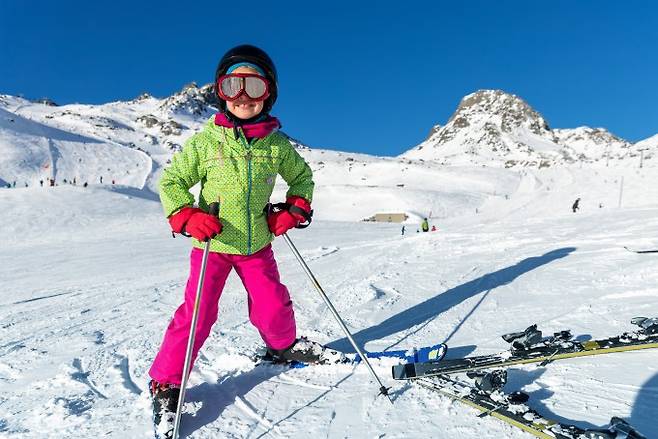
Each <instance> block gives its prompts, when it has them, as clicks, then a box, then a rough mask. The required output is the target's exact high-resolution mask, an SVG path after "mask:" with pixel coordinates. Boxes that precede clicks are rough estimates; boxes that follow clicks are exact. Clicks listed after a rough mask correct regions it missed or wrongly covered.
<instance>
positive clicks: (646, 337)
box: [392, 317, 658, 380]
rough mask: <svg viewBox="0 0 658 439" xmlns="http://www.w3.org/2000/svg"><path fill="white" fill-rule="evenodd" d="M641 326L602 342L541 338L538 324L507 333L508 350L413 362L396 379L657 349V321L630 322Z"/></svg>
mask: <svg viewBox="0 0 658 439" xmlns="http://www.w3.org/2000/svg"><path fill="white" fill-rule="evenodd" d="M631 322H632V323H633V324H636V325H638V326H639V327H640V329H639V330H637V331H633V332H625V333H623V334H621V335H619V336H615V337H609V338H604V339H600V340H589V341H576V340H572V339H571V338H572V335H571V332H570V331H560V332H556V333H555V334H553V336H551V337H546V338H542V336H541V331H539V330H538V329H537V325H533V326H530V327H529V328H527V329H526V330H525V331H522V332H517V333H512V334H506V335H504V336H503V339H505V340H506V341H508V342H509V343H511V344H512V348H511V349H510V350H509V351H505V352H501V353H497V354H491V355H480V356H473V357H466V358H458V359H443V360H441V361H440V362H438V363H431V362H416V363H413V362H410V363H407V364H400V365H395V366H393V369H392V372H393V378H395V379H397V380H409V379H416V378H420V377H427V376H434V375H438V374H451V373H457V372H467V371H472V370H480V369H488V368H495V367H508V366H512V365H516V364H528V363H542V366H544V365H546V364H548V363H550V362H552V361H556V360H563V359H566V358H576V357H586V356H591V355H602V354H609V353H613V352H626V351H636V350H640V349H651V348H658V318H646V317H636V318H634V319H633V320H632V321H631Z"/></svg>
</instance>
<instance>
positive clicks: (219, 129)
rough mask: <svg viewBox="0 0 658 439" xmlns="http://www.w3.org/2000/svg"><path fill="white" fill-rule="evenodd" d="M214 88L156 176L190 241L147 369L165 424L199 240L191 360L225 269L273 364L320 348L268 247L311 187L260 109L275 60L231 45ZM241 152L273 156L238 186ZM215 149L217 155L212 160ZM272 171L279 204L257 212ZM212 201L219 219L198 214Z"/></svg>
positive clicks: (271, 86)
mask: <svg viewBox="0 0 658 439" xmlns="http://www.w3.org/2000/svg"><path fill="white" fill-rule="evenodd" d="M214 85H215V93H216V95H217V96H216V97H218V106H219V108H220V112H219V113H217V114H215V115H214V116H213V117H211V119H210V120H209V121H208V122H207V123H206V124H205V127H204V128H203V130H202V131H201V132H199V133H197V134H194V135H193V136H192V137H191V138H190V139H189V140H188V141H187V142H186V144H185V147H184V148H183V149H182V151H180V152H177V153H176V155H174V157H173V159H172V163H171V165H170V166H169V167H167V168H166V169H165V170H164V171H163V173H162V178H161V180H160V199H161V201H162V205H163V207H164V211H165V214H166V215H167V217H168V220H169V224H170V225H171V228H172V231H173V232H175V233H182V232H187V233H189V234H190V235H191V236H192V237H193V238H194V239H193V241H192V243H193V246H194V248H193V250H192V253H191V255H190V274H189V279H188V282H187V287H186V289H185V296H184V302H183V304H182V305H180V306H179V308H178V309H177V310H176V312H175V314H174V316H173V320H172V321H171V323H170V324H169V326H168V328H167V330H166V332H165V335H164V340H163V341H162V345H161V346H160V350H159V352H158V354H157V355H156V357H155V360H154V361H153V364H152V366H151V368H150V370H149V375H150V376H151V378H152V381H151V383H150V392H151V395H152V397H153V409H154V416H155V423H156V426H160V427H161V428H165V429H166V428H168V423H169V422H171V421H172V413H171V412H172V409H171V407H173V412H174V413H173V416H175V409H176V405H177V401H178V396H179V390H180V389H179V387H178V386H180V385H181V382H182V375H183V367H184V362H185V353H186V346H187V341H188V336H189V331H190V329H189V328H190V325H191V319H192V315H193V308H194V301H195V297H196V288H197V282H198V279H199V276H200V271H201V263H202V256H203V254H204V252H203V250H202V249H203V248H204V241H206V240H210V243H211V244H210V254H209V256H208V259H207V266H206V276H205V283H204V285H203V296H202V297H203V299H202V302H201V306H200V307H199V308H198V326H197V328H196V329H197V330H196V342H195V344H194V349H193V352H192V359H194V358H196V356H197V353H198V351H199V349H200V348H201V346H202V345H203V343H204V342H205V340H206V339H207V337H208V336H209V335H210V330H211V328H212V326H213V324H214V322H215V321H216V320H217V313H218V301H219V299H220V296H221V294H222V290H223V288H224V283H225V281H226V279H227V277H228V275H229V273H230V272H231V270H232V269H235V271H236V272H237V274H238V276H239V277H240V279H241V281H242V283H243V285H244V287H245V289H246V290H247V293H248V305H249V306H248V310H249V320H250V321H251V322H252V324H253V325H254V326H256V328H257V329H258V332H259V334H260V336H261V337H262V338H263V340H264V342H265V344H266V346H267V350H268V352H269V354H271V355H272V356H273V357H274V358H276V359H277V360H280V361H292V360H298V361H303V362H310V363H314V362H317V361H319V360H320V355H321V354H322V346H321V345H320V344H318V343H315V342H311V341H309V340H307V339H306V338H297V329H296V322H295V315H294V312H293V304H292V301H291V300H290V294H289V293H288V289H287V288H286V286H285V285H284V284H283V283H281V280H280V278H279V271H278V268H277V263H276V260H275V259H274V254H273V253H272V245H271V242H272V239H273V237H274V236H279V235H281V234H283V233H285V232H287V231H288V230H290V229H292V228H294V227H296V226H298V225H299V224H300V223H302V222H304V221H307V220H308V219H309V218H310V213H311V199H312V196H313V188H314V182H313V178H312V171H311V168H310V167H309V165H308V164H307V163H306V162H305V161H304V159H303V158H302V156H301V155H299V153H298V152H297V151H296V150H295V148H294V147H293V145H292V144H291V143H290V141H289V140H288V138H286V137H285V136H284V135H283V134H281V133H279V132H278V128H279V127H280V123H279V120H278V119H277V118H275V117H272V116H270V114H269V112H270V109H271V108H272V105H273V104H274V102H275V101H276V98H277V76H276V69H275V67H274V64H273V63H272V61H271V59H270V57H269V56H268V55H267V54H266V53H265V52H264V51H262V50H261V49H259V48H257V47H254V46H249V45H242V46H238V47H235V48H233V49H231V50H229V51H228V52H227V53H226V54H225V55H224V56H223V57H222V59H221V61H220V62H219V66H218V68H217V71H216V76H215V84H214ZM249 145H252V146H249ZM249 151H254V153H256V152H257V153H258V154H265V153H267V154H271V155H272V157H271V159H272V160H253V161H251V162H250V175H253V176H254V178H252V179H250V184H249V187H248V188H246V187H245V186H244V185H242V184H238V183H239V182H241V181H242V179H243V177H244V176H243V172H244V168H243V166H244V163H245V162H244V159H243V157H244V155H245V154H247V153H248V152H249ZM217 156H219V157H222V160H221V161H217V160H216V157H217ZM276 174H280V175H281V176H282V177H283V179H284V180H285V182H286V183H287V184H288V191H287V194H286V196H287V198H286V203H287V206H288V208H287V209H286V210H281V211H277V212H275V213H273V214H272V215H270V216H266V214H265V212H264V211H263V207H264V206H265V205H266V204H267V203H268V201H269V199H270V196H271V195H272V191H273V189H274V182H275V177H276ZM257 176H260V177H257ZM263 176H265V177H263ZM261 177H262V178H261ZM199 182H201V190H200V195H199V206H200V207H202V208H203V209H201V208H195V207H193V205H194V196H193V195H192V194H191V193H190V192H189V189H190V188H191V187H192V186H194V185H195V184H197V183H199ZM215 201H220V203H221V205H220V209H221V214H220V215H219V218H218V217H217V216H213V215H210V214H208V213H206V211H205V210H207V208H208V206H209V205H210V204H211V203H213V202H215ZM222 230H223V232H222Z"/></svg>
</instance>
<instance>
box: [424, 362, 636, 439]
mask: <svg viewBox="0 0 658 439" xmlns="http://www.w3.org/2000/svg"><path fill="white" fill-rule="evenodd" d="M487 375H489V376H491V375H492V374H491V373H479V374H478V376H479V377H480V378H484V377H486V376H487ZM495 375H496V378H495V379H493V380H492V379H491V377H490V378H488V379H486V381H487V382H488V383H489V384H487V386H489V385H491V384H492V383H494V382H495V384H494V385H493V386H492V387H488V390H484V389H483V388H478V386H481V384H479V385H476V386H473V385H471V384H470V383H467V382H464V381H461V380H457V379H455V378H453V377H450V376H448V375H437V376H434V377H432V378H421V379H418V380H416V381H414V382H415V383H417V384H419V385H421V386H422V387H425V388H427V389H430V390H432V391H435V392H438V393H440V394H442V395H445V396H447V397H449V398H451V399H453V400H455V401H458V402H461V403H463V404H465V405H468V406H470V407H472V408H475V409H476V410H478V411H480V412H481V413H480V414H479V415H478V417H480V418H484V417H487V416H491V417H494V418H496V419H499V420H501V421H503V422H506V423H507V424H509V425H511V426H514V427H516V428H519V429H521V430H523V431H525V432H527V433H530V434H533V435H534V436H536V437H538V438H542V439H622V438H624V439H646V438H645V436H643V435H642V434H640V433H639V432H638V431H637V430H635V429H634V428H633V427H632V426H631V425H630V424H628V423H627V422H626V421H624V420H623V419H620V418H617V417H613V418H612V419H611V421H610V425H609V426H608V427H607V428H602V429H583V428H580V427H578V426H575V425H571V424H567V423H562V422H558V421H555V420H552V419H548V418H546V417H544V416H542V415H540V414H539V413H537V412H536V411H534V410H533V409H531V408H530V407H529V406H528V405H527V403H528V401H529V400H530V396H529V395H528V394H526V393H524V392H520V391H516V392H512V393H504V392H503V390H502V388H503V386H504V385H505V383H506V382H507V373H506V371H504V370H502V371H496V374H495Z"/></svg>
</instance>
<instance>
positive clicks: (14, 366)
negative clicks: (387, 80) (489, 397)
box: [0, 164, 658, 439]
mask: <svg viewBox="0 0 658 439" xmlns="http://www.w3.org/2000/svg"><path fill="white" fill-rule="evenodd" d="M379 166H387V165H386V164H380V165H379ZM428 172H429V171H428ZM435 172H436V177H435V178H436V179H437V180H438V181H444V179H448V178H449V177H450V176H451V175H454V176H455V179H454V184H453V186H455V187H452V188H451V189H450V191H452V193H472V194H473V196H472V197H465V196H464V197H451V196H450V195H448V196H446V195H445V193H441V192H438V193H430V194H429V195H428V194H426V195H425V196H426V197H428V199H429V198H431V197H432V196H433V197H435V200H434V202H436V203H444V202H445V201H446V200H450V202H451V203H452V205H453V208H451V209H450V210H448V211H445V212H441V213H440V215H438V214H437V215H433V218H430V223H431V224H433V225H436V226H437V227H438V231H437V232H430V233H416V228H417V225H416V223H413V222H411V220H410V222H408V223H407V225H406V231H407V233H406V234H405V235H404V236H402V235H401V233H400V228H401V226H400V225H396V224H378V223H364V222H358V221H354V220H352V221H334V220H332V213H331V211H328V209H329V208H330V206H331V205H332V204H333V203H334V202H337V201H338V200H339V199H342V198H343V197H346V196H349V194H347V193H346V192H345V191H340V190H336V191H335V192H336V193H332V192H331V191H330V190H329V189H325V190H324V191H323V190H320V191H319V192H318V197H317V206H322V209H325V210H327V211H325V212H324V213H320V215H319V216H320V218H321V219H320V220H317V221H315V222H314V223H313V224H312V226H311V227H310V228H308V229H305V230H299V231H293V232H291V233H290V237H291V239H292V240H293V241H294V243H295V244H296V245H297V247H298V248H299V249H300V251H301V253H302V255H303V257H304V258H305V259H306V261H307V263H308V264H309V267H310V268H311V270H312V271H313V272H314V274H315V276H316V277H317V279H318V281H319V282H320V283H321V285H322V287H323V288H324V290H325V291H326V292H327V294H328V295H329V297H330V299H331V300H332V302H333V304H334V306H335V307H336V308H337V310H338V311H339V313H340V314H341V315H342V317H343V319H344V320H345V322H346V324H347V325H348V327H349V328H350V329H351V331H352V332H353V334H354V337H355V339H356V340H357V342H358V343H360V344H361V345H362V346H364V347H365V348H366V349H368V350H384V349H406V348H411V347H413V346H424V345H428V344H434V343H437V342H441V341H445V342H446V343H448V345H449V346H450V350H449V357H453V358H454V357H459V356H464V355H469V354H484V353H494V352H498V351H501V350H504V349H506V344H505V342H504V341H503V340H502V339H501V338H500V335H501V334H503V333H506V332H512V331H518V330H522V329H524V328H526V327H527V326H529V325H531V324H533V323H537V324H538V325H539V328H540V329H542V330H543V331H544V332H545V333H546V334H549V333H552V332H554V331H558V330H562V329H571V330H572V331H573V333H574V334H575V335H576V336H578V337H581V338H583V339H586V338H588V337H593V338H601V337H605V336H609V335H616V334H619V333H620V332H623V331H627V330H632V329H633V326H632V325H631V324H630V323H629V320H630V319H631V318H632V317H635V316H648V317H650V316H656V315H658V288H657V287H656V285H658V270H656V264H657V263H658V260H657V259H656V258H658V256H657V255H655V254H646V255H638V254H635V253H631V252H629V251H627V250H625V249H624V246H629V247H631V248H640V249H646V248H656V247H657V246H658V238H657V236H658V202H657V201H656V200H657V199H658V197H657V195H658V194H657V193H656V191H657V189H656V188H657V187H658V176H657V175H656V173H655V172H654V170H653V169H646V168H645V169H629V168H604V169H598V170H597V169H587V168H585V169H580V168H577V167H563V168H554V169H539V170H536V169H535V170H505V169H498V170H497V171H496V172H498V173H499V174H498V175H493V174H487V172H488V173H491V172H493V171H490V170H489V171H487V170H484V171H483V172H484V173H483V174H479V175H480V178H479V180H478V179H477V178H475V176H476V175H478V172H477V168H471V169H470V171H469V172H464V173H459V172H458V169H446V170H445V171H441V170H435ZM469 175H472V176H473V178H471V179H469V178H468V176H469ZM483 176H486V177H489V178H484V177H483ZM622 176H623V177H624V180H623V184H624V187H623V192H622V197H621V200H622V202H621V207H619V200H620V189H621V184H622V178H621V177H622ZM457 177H459V178H457ZM428 178H430V177H429V176H428ZM486 180H488V181H490V183H489V185H490V186H489V187H487V186H483V184H484V183H478V182H484V181H486ZM478 187H479V189H478ZM395 190H397V189H395ZM355 191H356V189H355ZM409 193H410V194H411V195H410V196H414V195H413V194H414V192H413V191H410V192H409ZM503 193H504V194H505V196H502V194H503ZM346 194H347V195H346ZM576 196H579V197H581V198H582V201H581V210H580V211H578V212H576V213H573V212H571V209H570V207H571V203H572V202H573V199H574V198H575V197H576ZM362 201H363V200H362ZM363 202H364V203H365V202H366V201H363ZM377 203H378V201H372V204H371V205H370V206H365V207H369V208H371V210H376V208H377ZM473 203H475V204H473ZM0 206H1V207H2V212H3V214H2V216H1V217H0V226H1V229H2V234H0V248H2V251H1V252H0V267H1V268H0V276H1V278H2V281H3V282H2V286H3V289H2V295H1V296H0V323H1V328H2V329H1V332H0V334H2V336H1V338H0V383H1V386H2V387H1V388H2V392H0V436H3V437H10V438H49V437H52V438H65V437H76V438H82V439H84V438H97V437H113V438H148V437H151V436H152V427H151V421H150V407H149V399H148V391H147V389H146V386H147V381H148V376H147V371H148V368H149V366H150V363H151V361H152V359H153V356H154V355H155V353H156V351H157V349H158V346H159V343H160V341H161V339H162V335H163V333H164V330H165V328H166V326H167V324H168V322H169V319H170V317H171V315H172V313H173V311H174V309H175V308H176V307H177V306H178V304H179V302H180V300H181V298H182V293H183V289H184V286H185V282H186V276H187V270H188V254H189V250H190V245H189V242H188V241H187V240H186V239H185V238H181V237H177V238H176V239H172V238H171V234H170V233H169V229H168V225H167V223H166V221H165V220H164V218H163V217H162V211H161V207H160V204H159V203H158V202H157V200H154V199H153V197H152V194H151V193H150V192H146V191H140V190H137V189H134V188H130V187H123V186H121V187H120V186H114V187H112V186H110V185H104V186H100V185H92V186H89V187H88V188H82V187H80V186H71V185H62V186H57V187H53V188H46V187H44V188H41V187H29V188H16V189H2V190H0ZM474 206H475V207H477V209H478V211H477V213H476V211H475V207H474ZM599 206H601V207H599ZM359 208H364V206H363V205H362V206H360V207H359ZM418 210H419V211H422V210H423V209H422V206H418ZM341 216H343V217H349V214H348V213H347V211H345V210H339V211H337V212H336V218H338V219H340V218H341ZM439 216H440V218H439ZM274 248H275V254H276V256H277V259H278V262H279V267H280V271H281V276H282V278H283V281H284V282H285V283H286V284H287V285H288V287H289V289H290V292H291V295H292V297H293V301H294V303H295V309H296V317H297V321H298V328H299V332H300V335H301V334H303V335H306V336H308V337H309V338H312V339H314V340H318V341H320V342H322V343H329V344H330V345H331V346H333V347H336V348H340V349H344V350H350V345H349V343H347V342H346V340H345V338H344V336H343V334H342V333H341V330H340V328H339V327H338V325H337V324H336V322H335V321H334V319H333V318H332V316H331V314H330V313H329V311H328V310H327V308H326V307H325V305H324V303H323V302H322V300H321V298H320V297H319V295H318V294H317V293H316V291H315V290H314V289H313V287H312V286H311V284H310V283H309V281H308V279H307V278H306V276H305V274H304V273H303V272H302V270H301V268H300V267H299V265H298V264H297V262H296V260H295V259H294V257H293V255H292V254H291V252H290V251H289V249H288V248H287V246H286V245H285V242H283V241H282V240H281V239H277V240H276V241H275V243H274ZM261 345H262V342H261V340H260V338H259V336H258V333H257V332H256V330H255V329H254V328H253V327H252V326H251V324H250V322H249V320H248V317H247V301H246V294H245V292H244V290H243V287H242V285H241V283H240V281H239V279H237V277H236V276H235V275H234V274H232V275H231V277H230V279H229V282H228V284H227V286H226V289H225V291H224V294H223V297H222V299H221V306H220V318H219V321H218V323H217V324H216V325H215V327H214V330H213V332H212V334H211V336H210V338H209V339H208V341H207V342H206V344H205V346H204V347H203V349H202V351H201V354H200V356H199V359H198V361H197V363H196V366H195V368H194V370H193V372H192V374H191V378H190V386H189V390H188V392H187V401H188V402H187V404H186V412H185V414H184V415H183V424H182V437H189V438H218V437H227V438H259V437H277V438H279V437H285V438H287V437H290V438H301V437H316V438H322V437H327V438H344V437H350V438H352V437H354V438H362V437H386V438H415V437H439V438H491V439H493V438H521V437H530V436H528V435H527V434H525V433H522V432H520V431H519V430H516V429H514V428H512V427H509V426H507V425H506V424H503V423H502V422H500V421H498V420H496V419H494V418H491V417H486V418H478V417H477V416H475V412H474V411H473V410H472V409H470V408H468V407H465V406H462V405H460V404H458V403H455V402H451V401H450V400H449V399H447V398H444V397H441V396H439V395H438V394H435V393H432V392H431V391H429V390H425V389H422V388H420V387H417V386H415V385H411V384H407V383H404V382H397V381H394V380H392V378H391V376H390V366H391V364H392V363H391V361H392V360H381V361H380V360H378V361H373V366H374V368H375V370H376V372H377V373H378V374H379V376H380V377H381V378H382V379H383V381H384V383H385V384H386V385H390V386H392V387H393V388H392V396H393V399H394V405H391V404H390V403H389V402H388V401H387V400H386V399H385V398H383V397H378V396H377V390H378V389H377V385H376V383H375V382H374V381H373V379H372V378H371V376H370V375H369V373H368V371H367V369H366V368H365V366H363V365H358V366H347V365H341V366H317V367H309V368H305V369H294V370H283V369H281V368H272V367H269V368H267V367H266V368H255V367H254V365H253V363H252V361H251V360H250V356H251V355H253V354H254V353H255V352H256V351H257V349H258V348H259V347H260V346H261ZM519 389H522V390H524V391H526V392H528V393H529V394H530V398H531V406H532V407H533V408H535V409H536V410H538V411H539V412H540V413H542V414H543V415H545V416H548V417H551V418H554V419H558V420H561V421H565V422H570V423H574V424H577V425H579V426H583V427H595V426H604V425H607V423H608V421H609V419H610V417H612V416H621V417H623V418H625V419H627V420H629V421H630V422H631V423H632V424H633V425H634V426H635V427H636V428H638V429H639V430H640V431H641V432H643V433H644V434H645V435H647V437H654V438H655V437H658V426H657V424H656V422H655V420H656V419H658V404H656V400H658V351H653V350H646V351H639V352H630V353H619V354H610V355H603V356H597V357H587V358H580V359H572V360H564V361H559V362H555V363H553V364H550V365H548V366H547V367H538V366H536V365H526V366H515V367H513V368H511V369H510V379H509V383H508V385H507V390H509V391H511V390H519Z"/></svg>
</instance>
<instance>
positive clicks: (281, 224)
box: [267, 197, 311, 236]
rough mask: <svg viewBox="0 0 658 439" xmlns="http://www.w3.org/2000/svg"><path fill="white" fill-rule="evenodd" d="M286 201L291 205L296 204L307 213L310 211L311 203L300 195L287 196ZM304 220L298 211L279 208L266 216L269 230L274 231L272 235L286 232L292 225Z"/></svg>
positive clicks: (294, 225) (295, 225)
mask: <svg viewBox="0 0 658 439" xmlns="http://www.w3.org/2000/svg"><path fill="white" fill-rule="evenodd" d="M286 203H288V204H290V205H292V206H297V207H299V208H300V209H302V210H303V211H304V212H306V213H308V214H310V213H311V205H310V204H309V202H308V201H306V200H305V199H303V198H302V197H288V198H287V199H286ZM305 220H306V218H304V217H303V216H302V215H300V214H298V213H291V212H289V211H287V210H280V211H278V212H275V213H273V214H272V215H270V216H269V217H267V225H268V226H269V228H270V232H272V233H274V236H279V235H282V234H284V233H286V232H287V231H288V230H290V229H292V228H293V227H297V226H298V225H299V224H300V223H301V222H302V221H305Z"/></svg>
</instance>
